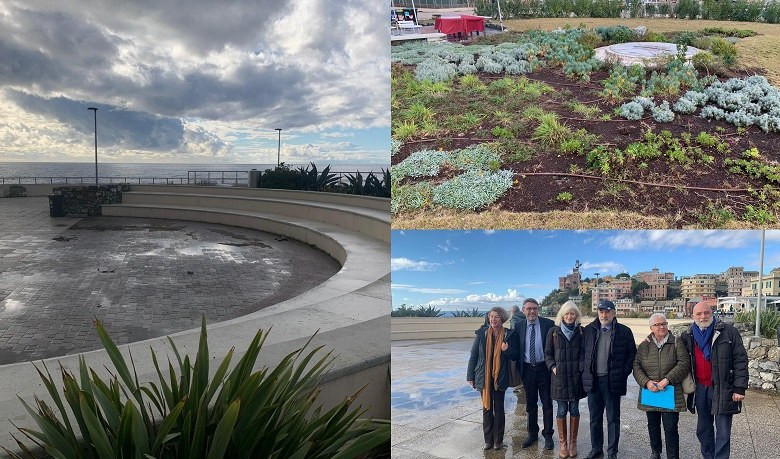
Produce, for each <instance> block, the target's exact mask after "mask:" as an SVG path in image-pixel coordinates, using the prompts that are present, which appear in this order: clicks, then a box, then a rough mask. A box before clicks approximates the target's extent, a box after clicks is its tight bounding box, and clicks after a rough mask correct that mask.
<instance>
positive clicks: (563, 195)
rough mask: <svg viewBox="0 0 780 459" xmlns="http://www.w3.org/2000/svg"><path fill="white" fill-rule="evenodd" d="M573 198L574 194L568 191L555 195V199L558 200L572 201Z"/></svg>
mask: <svg viewBox="0 0 780 459" xmlns="http://www.w3.org/2000/svg"><path fill="white" fill-rule="evenodd" d="M572 199H574V195H573V194H571V193H569V192H568V191H562V192H560V193H558V195H557V196H555V200H556V201H558V202H571V200H572Z"/></svg>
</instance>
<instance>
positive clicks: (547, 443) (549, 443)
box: [544, 435, 555, 451]
mask: <svg viewBox="0 0 780 459" xmlns="http://www.w3.org/2000/svg"><path fill="white" fill-rule="evenodd" d="M553 448H555V444H554V443H553V439H552V435H550V436H549V437H544V449H547V450H550V451H552V449H553Z"/></svg>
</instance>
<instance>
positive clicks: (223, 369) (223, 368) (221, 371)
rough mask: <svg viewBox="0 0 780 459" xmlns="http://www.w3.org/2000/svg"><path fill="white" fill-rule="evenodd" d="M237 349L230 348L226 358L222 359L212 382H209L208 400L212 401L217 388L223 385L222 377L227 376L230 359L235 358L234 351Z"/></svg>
mask: <svg viewBox="0 0 780 459" xmlns="http://www.w3.org/2000/svg"><path fill="white" fill-rule="evenodd" d="M235 350H236V348H235V347H231V348H230V350H229V351H228V353H227V355H226V356H225V358H224V359H222V363H221V364H220V365H219V367H218V368H217V372H216V373H214V377H213V378H212V380H211V382H210V383H208V387H209V389H208V394H207V396H206V399H207V400H208V401H211V397H213V396H214V393H216V392H217V389H219V388H220V387H221V382H222V379H223V378H224V377H225V373H227V370H228V368H229V367H230V360H231V359H232V358H233V352H234V351H235Z"/></svg>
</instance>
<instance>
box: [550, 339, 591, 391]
mask: <svg viewBox="0 0 780 459" xmlns="http://www.w3.org/2000/svg"><path fill="white" fill-rule="evenodd" d="M583 335H584V332H583V330H582V327H580V326H577V327H576V328H575V329H574V334H572V336H571V341H569V340H568V339H566V336H564V334H563V331H561V327H560V326H556V327H555V328H553V329H552V331H550V333H548V334H547V340H546V342H545V345H544V360H545V362H546V363H547V368H549V369H550V373H552V369H553V367H554V368H555V373H552V374H551V378H552V381H551V383H550V387H551V394H552V398H553V400H569V401H571V400H579V399H581V398H584V397H585V391H584V390H583V389H582V374H581V373H580V352H581V351H580V348H581V347H582V339H583Z"/></svg>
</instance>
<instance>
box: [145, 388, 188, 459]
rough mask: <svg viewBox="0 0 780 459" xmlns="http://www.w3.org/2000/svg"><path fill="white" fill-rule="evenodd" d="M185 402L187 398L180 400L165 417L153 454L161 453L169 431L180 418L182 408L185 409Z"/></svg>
mask: <svg viewBox="0 0 780 459" xmlns="http://www.w3.org/2000/svg"><path fill="white" fill-rule="evenodd" d="M185 402H186V400H181V401H179V403H177V404H176V406H174V407H173V408H172V409H171V412H170V413H168V415H167V416H165V417H164V418H163V420H162V423H160V428H159V429H157V435H156V437H155V439H154V444H152V449H151V452H152V454H159V453H160V450H161V449H162V447H163V444H164V443H165V442H166V441H167V440H166V437H167V436H168V432H170V431H171V429H172V428H173V426H175V425H176V424H177V421H178V420H179V415H180V414H181V410H182V409H184V404H185Z"/></svg>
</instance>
